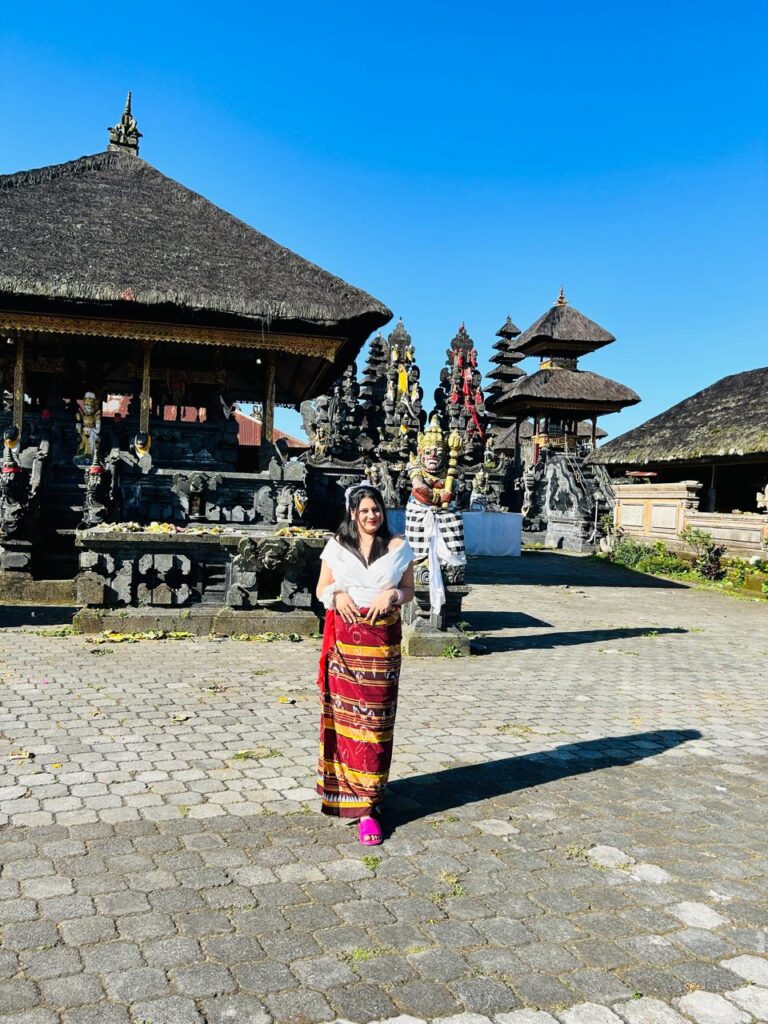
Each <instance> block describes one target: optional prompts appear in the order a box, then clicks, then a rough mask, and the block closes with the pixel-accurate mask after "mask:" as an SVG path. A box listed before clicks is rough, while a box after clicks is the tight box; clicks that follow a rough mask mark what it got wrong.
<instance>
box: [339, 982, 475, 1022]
mask: <svg viewBox="0 0 768 1024" xmlns="http://www.w3.org/2000/svg"><path fill="white" fill-rule="evenodd" d="M394 995H395V997H396V999H397V1002H398V1005H399V1006H400V1007H401V1009H403V1010H405V1012H406V1013H412V1014H417V1015H418V1016H420V1017H427V1018H431V1017H446V1016H449V1015H452V1014H455V1013H457V1012H458V1011H459V1010H461V1003H460V1002H459V1000H458V999H457V998H456V997H455V996H454V994H453V993H452V992H451V991H450V989H448V988H447V987H446V986H445V985H442V984H439V983H437V982H433V981H409V982H406V983H405V984H404V985H398V987H397V990H396V992H395V993H394ZM334 1005H335V1004H334ZM382 1015H383V1014H382ZM357 1019H360V1020H362V1019H363V1018H362V1017H360V1018H357Z"/></svg>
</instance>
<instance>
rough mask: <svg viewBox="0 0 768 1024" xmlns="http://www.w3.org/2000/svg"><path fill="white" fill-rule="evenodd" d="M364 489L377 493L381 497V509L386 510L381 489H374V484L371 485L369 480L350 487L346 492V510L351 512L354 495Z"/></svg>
mask: <svg viewBox="0 0 768 1024" xmlns="http://www.w3.org/2000/svg"><path fill="white" fill-rule="evenodd" d="M364 489H367V490H370V491H375V492H376V494H377V495H378V497H379V501H380V502H381V507H382V508H384V498H383V497H382V494H381V491H380V490H379V488H378V487H374V486H373V484H369V483H368V481H367V480H364V481H363V482H362V483H359V484H352V486H351V487H348V488H347V489H346V491H344V507H345V508H346V510H347V512H349V507H350V505H351V503H352V495H353V494H354V493H355V491H360V490H364Z"/></svg>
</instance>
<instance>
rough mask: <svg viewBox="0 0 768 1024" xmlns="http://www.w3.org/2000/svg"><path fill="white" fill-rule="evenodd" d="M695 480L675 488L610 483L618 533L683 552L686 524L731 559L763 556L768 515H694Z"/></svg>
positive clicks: (696, 499)
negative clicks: (709, 538)
mask: <svg viewBox="0 0 768 1024" xmlns="http://www.w3.org/2000/svg"><path fill="white" fill-rule="evenodd" d="M701 488H702V485H701V484H700V483H699V482H698V481H697V480H682V481H680V482H679V483H674V484H615V485H614V492H615V495H616V505H615V507H614V512H613V521H614V524H615V525H616V528H617V529H620V530H622V532H623V533H625V534H628V535H629V536H631V537H637V538H638V540H644V541H647V542H648V543H653V542H654V541H657V540H661V541H663V542H664V544H665V545H666V546H667V547H668V548H670V549H672V550H688V548H687V547H686V545H685V544H684V543H683V541H681V540H680V536H679V535H680V533H681V532H682V531H683V530H684V529H685V528H686V527H688V526H690V527H693V528H695V529H697V530H706V531H707V533H711V534H712V538H713V540H714V541H715V543H716V544H722V545H724V546H725V549H726V554H727V555H729V556H731V557H735V558H751V557H752V556H753V555H760V556H763V557H764V556H765V552H766V547H765V545H766V543H768V515H761V514H759V513H734V512H731V513H727V512H699V492H700V491H701Z"/></svg>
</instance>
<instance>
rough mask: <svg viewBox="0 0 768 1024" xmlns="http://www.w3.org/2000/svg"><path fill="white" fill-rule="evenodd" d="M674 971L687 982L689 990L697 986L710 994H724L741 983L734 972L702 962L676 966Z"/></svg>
mask: <svg viewBox="0 0 768 1024" xmlns="http://www.w3.org/2000/svg"><path fill="white" fill-rule="evenodd" d="M672 970H674V972H675V974H677V975H678V976H679V977H680V978H682V979H683V981H685V983H686V986H687V987H688V988H690V987H691V986H693V985H695V986H696V987H697V988H703V989H707V990H708V991H710V992H724V991H725V990H726V989H732V988H735V987H736V986H737V985H738V983H739V978H738V975H736V974H734V972H733V971H728V970H726V969H725V968H723V967H718V966H717V965H716V964H708V963H703V962H702V961H693V962H691V963H680V964H675V965H674V967H673V968H672Z"/></svg>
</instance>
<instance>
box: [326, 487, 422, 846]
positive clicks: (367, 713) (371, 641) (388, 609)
mask: <svg viewBox="0 0 768 1024" xmlns="http://www.w3.org/2000/svg"><path fill="white" fill-rule="evenodd" d="M345 498H346V505H347V512H346V515H345V517H344V521H343V522H342V524H341V526H340V527H339V529H338V531H337V532H336V536H335V537H334V538H333V539H331V540H329V541H328V543H327V544H326V546H325V548H324V549H323V553H322V555H321V558H322V566H321V569H320V579H319V581H318V584H317V596H318V598H319V599H320V600H321V601H322V602H323V604H324V605H325V607H326V608H327V609H328V611H327V614H326V617H325V632H324V634H323V650H322V653H321V655H320V671H319V674H318V680H317V682H318V686H319V687H320V694H321V698H320V699H321V702H322V718H321V722H320V760H319V764H318V780H317V791H318V793H319V794H320V796H321V797H322V805H321V810H322V811H323V813H324V814H331V815H335V816H337V817H340V818H358V819H359V821H358V836H359V839H360V842H361V843H362V844H363V845H364V846H378V844H379V843H380V842H381V839H382V833H381V825H380V824H379V821H378V819H377V817H376V811H377V810H378V808H379V805H380V804H381V801H382V798H383V795H384V788H385V786H386V784H387V778H388V776H389V766H390V763H391V761H392V737H393V732H394V727H395V712H396V710H397V686H398V681H399V679H400V632H401V628H400V606H401V605H403V604H407V603H408V601H412V600H413V552H412V551H411V548H410V545H409V544H408V542H407V541H406V540H404V539H403V538H402V537H394V536H392V534H391V533H390V531H389V527H388V526H387V517H386V513H385V511H384V501H383V499H382V496H381V492H380V491H379V490H378V489H377V488H375V487H372V486H371V485H370V484H358V485H357V486H355V487H350V488H348V489H347V491H346V494H345Z"/></svg>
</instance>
